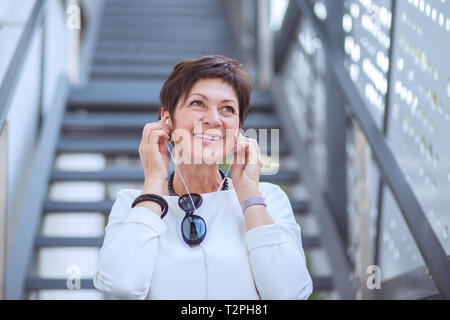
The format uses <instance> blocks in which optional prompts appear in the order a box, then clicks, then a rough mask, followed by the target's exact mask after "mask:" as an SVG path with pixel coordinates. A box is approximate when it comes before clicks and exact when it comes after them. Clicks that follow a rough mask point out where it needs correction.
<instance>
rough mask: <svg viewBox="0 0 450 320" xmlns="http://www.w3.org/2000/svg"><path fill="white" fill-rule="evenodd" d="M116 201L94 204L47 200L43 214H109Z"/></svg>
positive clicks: (96, 202) (93, 202) (95, 202)
mask: <svg viewBox="0 0 450 320" xmlns="http://www.w3.org/2000/svg"><path fill="white" fill-rule="evenodd" d="M113 203H114V200H104V201H92V202H69V201H53V200H48V199H47V200H46V201H45V202H44V205H43V209H42V210H43V212H102V213H109V212H110V211H111V208H112V206H113Z"/></svg>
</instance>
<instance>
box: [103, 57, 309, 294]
mask: <svg viewBox="0 0 450 320" xmlns="http://www.w3.org/2000/svg"><path fill="white" fill-rule="evenodd" d="M251 90H252V87H251V81H250V78H249V76H248V75H247V73H246V71H245V69H244V68H243V67H242V66H241V65H240V64H239V63H238V62H237V61H235V60H232V59H228V58H226V57H222V56H206V57H202V58H199V59H196V60H186V61H183V62H180V63H178V64H177V65H176V66H175V67H174V69H173V71H172V73H171V74H170V75H169V77H168V78H167V80H166V82H165V84H164V86H163V88H162V90H161V93H160V100H161V106H162V109H161V114H160V121H158V122H154V123H149V124H147V125H145V127H144V130H143V134H142V140H141V144H140V147H139V154H140V157H141V161H142V166H143V170H144V173H145V182H144V187H143V189H142V190H134V189H122V190H120V191H119V192H118V193H117V200H116V201H115V203H114V205H113V207H112V210H111V213H110V216H109V221H108V225H107V227H106V229H105V230H106V235H105V240H104V243H103V247H102V248H101V251H100V259H99V264H98V270H97V272H96V274H95V277H94V285H95V287H96V288H97V289H99V290H100V291H102V292H104V293H106V294H108V295H111V296H113V297H116V298H119V299H306V298H308V297H309V295H310V294H311V292H312V280H311V277H310V275H309V273H308V270H307V268H306V262H305V255H304V252H303V248H302V243H301V232H300V226H299V225H298V224H297V223H296V221H295V218H294V215H293V212H292V207H291V205H290V203H289V199H288V197H287V196H286V194H285V193H284V192H283V191H282V190H281V189H280V187H279V186H278V185H275V184H271V183H264V182H259V178H260V169H261V166H262V161H261V155H260V152H259V147H258V144H257V142H256V140H254V139H248V138H246V137H244V136H243V135H242V134H241V133H240V132H239V129H240V128H241V127H242V125H243V123H244V121H245V119H246V117H247V114H248V109H249V101H250V93H251ZM169 141H170V142H172V143H173V145H174V149H173V150H171V157H172V159H173V161H174V163H175V165H176V166H175V169H176V170H174V171H173V172H172V173H171V174H170V175H169V173H168V164H169V159H168V156H167V146H168V142H169ZM169 151H170V149H169ZM174 154H175V155H174ZM227 155H231V156H232V162H231V163H230V166H231V167H230V166H229V167H228V169H230V168H231V177H232V179H229V178H227V177H225V176H226V174H225V173H223V172H222V171H221V170H220V169H219V168H218V164H219V163H220V162H221V161H223V159H224V157H226V156H227Z"/></svg>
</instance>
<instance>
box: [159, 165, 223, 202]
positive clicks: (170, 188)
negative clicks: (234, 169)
mask: <svg viewBox="0 0 450 320" xmlns="http://www.w3.org/2000/svg"><path fill="white" fill-rule="evenodd" d="M219 173H220V175H221V176H222V180H223V179H225V181H224V182H223V187H222V190H228V179H227V178H225V173H223V171H222V170H221V169H220V168H219ZM174 176H175V171H173V172H172V174H171V175H170V176H169V179H168V182H167V188H168V189H169V193H170V195H171V196H177V197H179V195H177V194H176V193H175V192H174V191H173V188H172V184H173V177H174Z"/></svg>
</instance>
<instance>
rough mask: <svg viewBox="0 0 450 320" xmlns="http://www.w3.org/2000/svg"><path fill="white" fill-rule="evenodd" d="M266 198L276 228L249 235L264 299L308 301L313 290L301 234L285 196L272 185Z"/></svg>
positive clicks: (265, 227) (261, 228) (266, 227)
mask: <svg viewBox="0 0 450 320" xmlns="http://www.w3.org/2000/svg"><path fill="white" fill-rule="evenodd" d="M272 186H273V188H269V190H268V192H266V194H265V195H264V197H265V200H266V205H267V207H266V208H267V211H268V212H269V214H270V216H271V217H272V219H273V220H274V222H275V223H274V224H271V225H262V226H259V227H256V228H253V229H251V230H249V231H247V233H246V241H247V247H248V251H249V256H250V265H251V268H252V272H253V277H254V281H255V285H256V288H257V290H258V292H259V295H260V297H261V299H271V300H276V299H284V300H294V299H307V298H308V297H309V296H310V295H311V293H312V290H313V284H312V279H311V276H310V274H309V272H308V269H307V267H306V259H305V253H304V251H303V247H302V238H301V230H300V226H299V225H298V223H297V222H296V221H295V217H294V213H293V210H292V206H291V204H290V202H289V198H288V197H287V195H286V194H285V192H284V191H283V190H282V189H281V188H280V187H279V186H278V185H276V184H272Z"/></svg>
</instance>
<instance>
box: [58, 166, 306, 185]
mask: <svg viewBox="0 0 450 320" xmlns="http://www.w3.org/2000/svg"><path fill="white" fill-rule="evenodd" d="M144 178H145V177H144V172H143V171H142V170H141V169H128V168H127V169H116V168H113V169H105V170H102V171H59V170H53V171H52V173H51V176H50V179H51V181H52V182H55V181H69V180H74V181H104V182H110V181H142V182H143V181H144ZM299 180H300V177H299V174H298V173H297V171H295V172H291V171H283V170H280V171H279V172H278V173H277V174H275V175H261V182H271V183H294V182H298V181H299Z"/></svg>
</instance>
